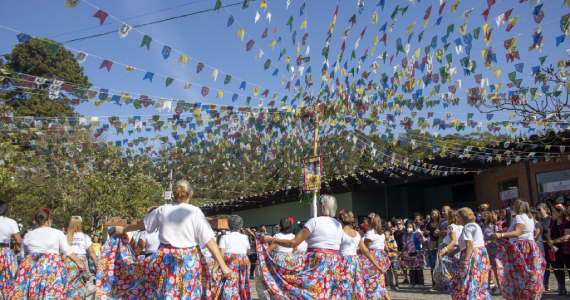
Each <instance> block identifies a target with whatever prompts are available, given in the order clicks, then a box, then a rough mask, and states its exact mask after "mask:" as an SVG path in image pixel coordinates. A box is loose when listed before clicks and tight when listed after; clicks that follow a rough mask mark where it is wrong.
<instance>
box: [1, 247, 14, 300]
mask: <svg viewBox="0 0 570 300" xmlns="http://www.w3.org/2000/svg"><path fill="white" fill-rule="evenodd" d="M16 269H17V267H16V261H15V260H14V255H13V254H12V251H10V249H9V248H0V300H4V299H8V288H9V287H10V286H11V285H12V282H14V279H15V278H16Z"/></svg>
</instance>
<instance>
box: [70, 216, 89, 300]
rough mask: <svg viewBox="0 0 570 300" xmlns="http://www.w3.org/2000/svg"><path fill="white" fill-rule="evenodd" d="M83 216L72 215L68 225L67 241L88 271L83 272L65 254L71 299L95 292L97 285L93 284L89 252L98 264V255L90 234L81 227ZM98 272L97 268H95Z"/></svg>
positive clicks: (81, 297) (82, 297)
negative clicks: (85, 232)
mask: <svg viewBox="0 0 570 300" xmlns="http://www.w3.org/2000/svg"><path fill="white" fill-rule="evenodd" d="M81 221H82V219H81V217H79V216H75V217H71V220H69V226H68V227H67V243H68V244H69V245H70V246H71V249H72V250H73V253H75V256H77V258H78V259H79V260H80V261H81V262H83V264H84V265H85V268H86V269H87V271H85V272H83V271H81V270H79V269H78V268H77V265H76V264H75V262H74V261H73V260H71V259H70V258H69V257H66V256H64V258H63V262H64V264H65V272H66V273H67V285H68V286H67V297H69V299H84V298H85V297H86V296H88V295H90V294H92V293H95V285H94V284H93V276H92V275H91V272H90V271H89V264H88V262H87V253H89V256H90V257H91V259H92V260H93V262H94V263H95V266H96V265H97V255H96V254H95V250H94V249H93V246H92V244H93V242H91V239H90V238H89V236H87V235H86V234H84V233H83V230H82V228H81ZM93 272H96V270H93Z"/></svg>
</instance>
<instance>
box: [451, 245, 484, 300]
mask: <svg viewBox="0 0 570 300" xmlns="http://www.w3.org/2000/svg"><path fill="white" fill-rule="evenodd" d="M459 257H460V258H459V259H455V258H452V260H453V264H452V275H453V278H452V279H451V282H450V285H449V291H450V293H451V298H452V299H453V300H481V299H485V300H491V294H489V292H488V291H487V288H488V286H489V284H488V282H487V279H488V277H489V270H490V269H491V264H490V263H489V256H488V255H487V249H486V248H485V247H484V246H483V247H477V248H473V252H472V254H471V258H470V259H469V265H468V266H467V268H465V269H464V268H463V267H462V266H460V263H461V260H462V259H463V257H465V250H462V251H461V254H460V255H459Z"/></svg>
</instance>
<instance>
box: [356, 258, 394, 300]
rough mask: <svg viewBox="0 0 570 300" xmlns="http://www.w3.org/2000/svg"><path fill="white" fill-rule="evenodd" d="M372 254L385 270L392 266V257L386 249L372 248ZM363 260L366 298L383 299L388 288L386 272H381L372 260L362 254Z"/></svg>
mask: <svg viewBox="0 0 570 300" xmlns="http://www.w3.org/2000/svg"><path fill="white" fill-rule="evenodd" d="M370 254H372V256H373V257H374V260H376V262H377V263H378V265H380V267H381V268H382V269H384V270H387V269H388V267H389V266H390V258H389V257H388V254H387V253H386V252H385V251H384V250H370ZM360 261H361V262H362V272H363V273H364V290H365V292H366V299H381V298H382V297H383V296H384V293H386V292H387V291H388V290H387V289H386V285H385V280H384V274H382V273H380V271H378V269H376V267H374V265H373V264H372V262H370V260H369V259H368V258H367V257H366V256H364V255H362V254H361V255H360Z"/></svg>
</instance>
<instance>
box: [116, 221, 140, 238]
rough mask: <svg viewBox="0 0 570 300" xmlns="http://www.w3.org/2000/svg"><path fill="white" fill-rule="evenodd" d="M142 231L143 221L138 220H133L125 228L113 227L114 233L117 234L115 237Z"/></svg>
mask: <svg viewBox="0 0 570 300" xmlns="http://www.w3.org/2000/svg"><path fill="white" fill-rule="evenodd" d="M143 229H145V227H144V220H143V219H140V220H134V221H133V222H132V223H131V224H129V225H127V226H126V227H122V226H117V227H115V232H116V233H117V235H123V234H125V233H127V232H131V231H137V230H143Z"/></svg>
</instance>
